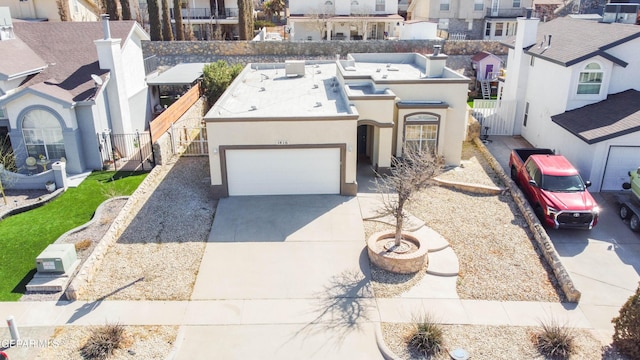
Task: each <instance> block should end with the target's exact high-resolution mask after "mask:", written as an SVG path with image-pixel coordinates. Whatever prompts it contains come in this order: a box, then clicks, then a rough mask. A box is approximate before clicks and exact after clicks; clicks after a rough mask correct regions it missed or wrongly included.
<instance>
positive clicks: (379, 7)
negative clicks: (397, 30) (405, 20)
mask: <svg viewBox="0 0 640 360" xmlns="http://www.w3.org/2000/svg"><path fill="white" fill-rule="evenodd" d="M385 8H386V1H385V0H376V11H385Z"/></svg>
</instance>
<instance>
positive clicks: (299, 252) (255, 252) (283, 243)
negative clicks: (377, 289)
mask: <svg viewBox="0 0 640 360" xmlns="http://www.w3.org/2000/svg"><path fill="white" fill-rule="evenodd" d="M370 278H371V270H370V268H369V262H368V258H367V254H366V249H365V240H364V229H363V225H362V220H361V216H360V208H359V205H358V200H357V199H356V198H352V197H344V196H338V195H322V196H321V195H307V196H253V197H229V198H224V199H221V200H220V202H219V203H218V207H217V210H216V216H215V220H214V222H213V227H212V229H211V234H210V237H209V242H208V244H207V248H206V250H205V253H204V256H203V259H202V263H201V266H200V271H199V273H198V277H197V281H196V284H195V287H194V291H193V295H192V300H193V301H197V300H217V301H218V304H219V307H220V308H224V309H225V311H216V309H211V310H210V311H211V313H206V314H203V317H216V316H220V314H228V315H229V314H231V315H229V316H230V321H228V322H227V323H225V324H224V325H221V326H185V327H183V328H182V334H181V336H179V338H180V340H179V341H181V342H182V344H180V346H179V351H178V355H177V356H176V359H194V358H212V359H276V358H277V359H330V358H332V359H337V358H342V359H379V358H381V355H380V352H379V350H378V349H377V346H376V343H375V331H374V329H375V328H374V326H375V323H374V321H376V320H378V319H379V317H378V315H377V312H376V311H375V300H374V299H373V294H372V291H371V287H370ZM212 339H215V342H212V341H211V340H212Z"/></svg>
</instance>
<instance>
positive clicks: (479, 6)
mask: <svg viewBox="0 0 640 360" xmlns="http://www.w3.org/2000/svg"><path fill="white" fill-rule="evenodd" d="M482 10H484V0H473V11H482Z"/></svg>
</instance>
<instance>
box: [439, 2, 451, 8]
mask: <svg viewBox="0 0 640 360" xmlns="http://www.w3.org/2000/svg"><path fill="white" fill-rule="evenodd" d="M450 3H451V0H440V11H449V7H450Z"/></svg>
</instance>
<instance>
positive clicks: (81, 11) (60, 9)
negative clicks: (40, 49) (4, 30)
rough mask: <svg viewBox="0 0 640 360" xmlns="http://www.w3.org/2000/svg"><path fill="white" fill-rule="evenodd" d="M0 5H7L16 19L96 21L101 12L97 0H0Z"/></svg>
mask: <svg viewBox="0 0 640 360" xmlns="http://www.w3.org/2000/svg"><path fill="white" fill-rule="evenodd" d="M0 7H8V8H9V10H10V11H11V14H12V15H13V17H14V18H16V19H23V20H39V21H52V22H56V21H97V20H99V19H100V13H101V10H100V5H99V1H98V0H68V1H55V0H0ZM61 14H65V16H67V17H68V18H66V19H64V20H63V19H61Z"/></svg>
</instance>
